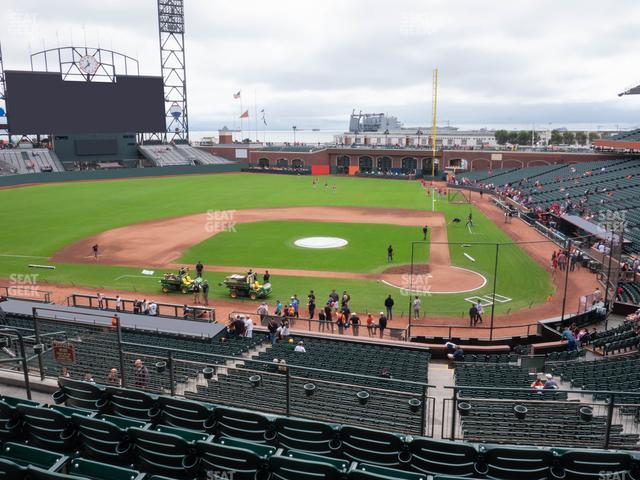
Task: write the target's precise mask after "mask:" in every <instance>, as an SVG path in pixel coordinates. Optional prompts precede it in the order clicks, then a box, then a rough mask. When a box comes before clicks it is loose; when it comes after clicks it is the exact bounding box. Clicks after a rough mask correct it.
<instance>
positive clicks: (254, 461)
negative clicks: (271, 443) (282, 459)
mask: <svg viewBox="0 0 640 480" xmlns="http://www.w3.org/2000/svg"><path fill="white" fill-rule="evenodd" d="M196 451H197V455H198V458H199V459H200V474H201V475H203V476H204V477H205V478H212V477H210V474H211V472H229V473H231V472H233V478H235V479H236V480H253V479H254V478H256V476H257V474H258V473H265V472H266V470H267V463H266V459H267V457H266V456H262V455H260V454H258V453H256V452H255V451H254V450H253V449H249V448H242V447H239V446H236V445H227V444H222V443H210V442H196ZM273 453H275V449H273Z"/></svg>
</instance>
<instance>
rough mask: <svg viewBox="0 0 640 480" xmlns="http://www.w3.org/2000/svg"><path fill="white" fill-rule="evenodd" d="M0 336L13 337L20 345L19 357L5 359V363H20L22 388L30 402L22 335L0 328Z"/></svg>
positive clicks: (13, 330) (9, 329)
mask: <svg viewBox="0 0 640 480" xmlns="http://www.w3.org/2000/svg"><path fill="white" fill-rule="evenodd" d="M0 335H15V336H16V337H18V344H19V345H20V357H16V358H12V359H7V360H6V361H7V362H10V361H11V362H16V363H18V362H20V363H22V373H23V374H24V388H25V389H26V390H27V398H28V399H29V400H31V384H30V383H29V365H28V364H27V361H28V360H27V355H26V353H25V348H24V339H23V338H22V334H21V333H20V332H19V331H18V330H16V329H15V328H11V327H4V326H3V327H0Z"/></svg>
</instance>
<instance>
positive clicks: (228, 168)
mask: <svg viewBox="0 0 640 480" xmlns="http://www.w3.org/2000/svg"><path fill="white" fill-rule="evenodd" d="M244 167H247V164H244V163H229V164H219V165H198V166H194V165H174V166H170V167H149V168H117V169H109V170H81V171H70V172H51V173H27V174H23V175H7V176H0V188H2V187H17V186H20V185H31V184H38V183H58V182H75V181H87V180H114V179H123V178H144V177H163V176H173V175H206V174H212V173H230V172H239V171H240V170H241V169H242V168H244Z"/></svg>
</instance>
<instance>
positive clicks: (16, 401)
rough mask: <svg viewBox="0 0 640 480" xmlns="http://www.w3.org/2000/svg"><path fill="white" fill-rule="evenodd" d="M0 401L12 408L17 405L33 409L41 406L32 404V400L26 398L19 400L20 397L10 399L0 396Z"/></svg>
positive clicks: (36, 403) (35, 403) (37, 403)
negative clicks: (32, 407)
mask: <svg viewBox="0 0 640 480" xmlns="http://www.w3.org/2000/svg"><path fill="white" fill-rule="evenodd" d="M0 401H1V402H5V403H6V404H8V405H11V406H12V407H15V406H16V405H18V404H19V403H21V404H23V405H31V406H34V407H37V406H38V405H42V404H41V403H39V402H34V401H33V400H27V399H26V398H21V397H10V396H8V395H0Z"/></svg>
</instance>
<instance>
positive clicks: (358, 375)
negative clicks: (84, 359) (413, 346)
mask: <svg viewBox="0 0 640 480" xmlns="http://www.w3.org/2000/svg"><path fill="white" fill-rule="evenodd" d="M121 345H122V346H130V347H144V348H147V349H148V348H154V349H158V350H162V351H166V352H171V353H172V354H175V353H189V354H193V352H191V351H188V350H181V349H176V348H168V347H160V346H156V345H145V344H142V343H134V342H126V341H122V342H121ZM123 353H132V354H135V353H137V352H123ZM140 355H142V354H140ZM198 355H202V356H203V357H206V358H221V359H225V360H233V361H235V362H237V361H238V360H239V358H238V357H233V356H230V355H220V354H217V353H204V352H202V353H201V352H198ZM241 360H242V361H243V362H252V363H258V364H261V365H267V366H273V365H274V364H273V362H265V361H264V360H253V359H241ZM179 361H181V362H182V361H184V362H193V360H179ZM195 363H206V362H204V361H203V362H195ZM286 366H287V368H295V369H298V370H305V371H310V372H322V373H329V374H340V375H344V376H347V377H354V378H364V379H369V380H376V381H379V380H385V381H388V382H393V383H401V384H403V385H414V386H419V387H427V388H435V385H429V384H427V383H425V382H416V381H413V380H402V379H399V378H384V377H373V376H371V375H364V374H361V373H350V372H342V371H339V370H326V369H323V368H313V367H303V366H299V365H295V364H289V363H287V365H286Z"/></svg>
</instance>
